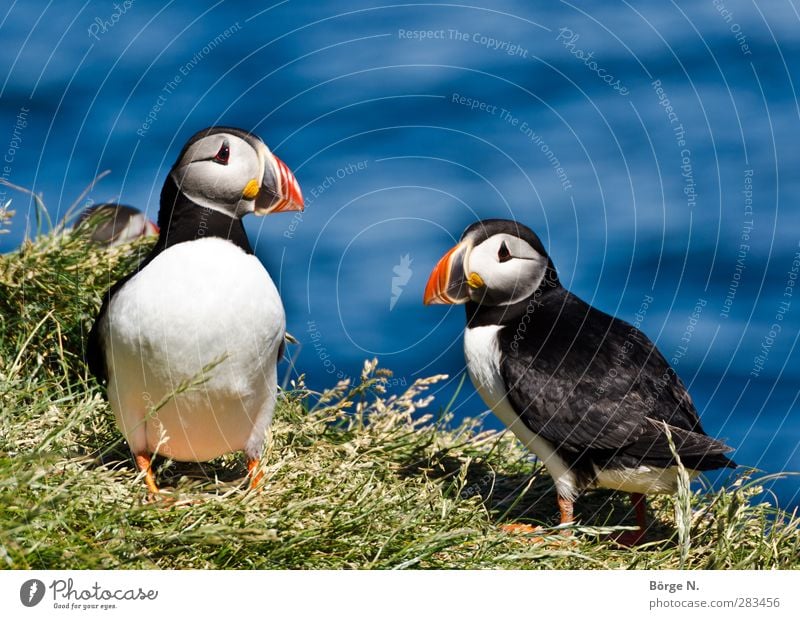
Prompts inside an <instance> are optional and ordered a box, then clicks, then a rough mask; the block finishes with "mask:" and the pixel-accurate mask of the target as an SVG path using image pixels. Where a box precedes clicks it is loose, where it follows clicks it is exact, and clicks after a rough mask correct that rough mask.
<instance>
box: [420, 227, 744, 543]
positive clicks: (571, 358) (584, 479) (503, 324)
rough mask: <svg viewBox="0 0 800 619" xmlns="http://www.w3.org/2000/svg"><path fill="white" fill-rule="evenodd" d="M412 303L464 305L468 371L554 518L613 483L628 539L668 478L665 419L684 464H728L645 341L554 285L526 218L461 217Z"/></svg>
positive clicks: (668, 487) (674, 471) (565, 519)
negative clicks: (466, 222) (631, 512)
mask: <svg viewBox="0 0 800 619" xmlns="http://www.w3.org/2000/svg"><path fill="white" fill-rule="evenodd" d="M424 302H425V304H426V305H429V304H433V303H447V304H460V303H464V304H466V312H467V327H466V331H465V334H464V353H465V357H466V361H467V370H468V373H469V376H470V379H471V380H472V383H473V384H474V385H475V388H476V389H477V391H478V392H479V393H480V395H481V397H482V398H483V400H484V402H485V403H486V405H487V406H489V408H491V409H492V410H493V411H494V413H495V414H496V415H497V416H498V417H499V418H500V420H501V421H502V422H503V423H504V424H505V425H506V426H507V427H508V428H510V429H511V430H512V431H513V432H514V434H515V435H516V437H517V438H518V439H519V440H520V441H521V442H522V443H523V444H524V445H525V446H526V447H527V448H528V449H530V450H531V451H532V452H533V453H534V454H535V455H536V456H537V457H538V458H539V459H540V461H541V462H542V463H543V464H544V466H545V467H546V469H547V471H548V473H549V474H550V475H551V476H552V478H553V480H554V482H555V486H556V493H557V496H558V505H559V509H560V512H561V523H562V524H568V523H570V522H572V521H573V502H574V500H575V499H576V498H577V497H578V495H579V494H580V493H581V492H583V491H584V490H587V489H591V488H597V487H601V488H610V489H614V490H622V491H625V492H628V493H630V494H631V498H632V500H633V504H634V506H635V511H636V520H637V524H638V526H639V530H638V531H628V532H626V533H624V534H622V535H618V536H616V538H617V539H618V541H620V542H621V543H623V544H628V545H630V544H636V543H639V542H640V541H641V540H642V539H643V537H644V532H645V528H646V522H645V499H644V495H646V494H651V493H669V492H674V491H675V490H676V488H677V483H678V468H677V463H676V461H675V459H674V457H673V454H672V452H671V450H670V446H669V440H668V436H667V432H666V430H665V427H664V424H665V423H666V424H667V427H668V429H669V433H670V434H671V436H672V441H673V443H674V445H675V449H676V452H677V454H678V456H679V458H680V460H681V462H682V464H683V465H684V466H685V468H686V469H687V471H688V472H689V474H690V475H693V474H697V473H699V472H700V471H705V470H710V469H717V468H721V467H735V466H736V465H735V464H734V463H733V462H732V461H731V460H729V459H728V458H727V457H726V456H725V455H724V454H725V453H727V452H729V451H731V448H730V447H728V446H726V445H725V444H723V443H722V442H720V441H717V440H715V439H713V438H710V437H709V436H707V435H706V433H705V432H704V431H703V429H702V427H701V425H700V420H699V418H698V416H697V411H696V410H695V407H694V404H693V403H692V399H691V397H690V396H689V393H688V392H687V391H686V387H685V386H684V384H683V382H682V381H681V379H680V378H679V377H678V376H677V374H676V373H675V372H674V370H673V369H672V368H671V367H670V365H669V363H668V362H667V361H666V359H665V358H664V357H663V355H662V354H661V353H660V352H659V351H658V349H657V348H656V347H655V345H654V344H653V343H652V342H651V341H650V340H649V339H648V338H647V337H646V336H645V335H644V334H643V333H642V332H641V331H639V330H638V329H636V328H635V327H633V326H632V325H630V324H628V323H626V322H624V321H622V320H619V319H617V318H614V317H612V316H609V315H608V314H605V313H603V312H601V311H600V310H598V309H596V308H594V307H592V306H590V305H589V304H587V303H585V302H584V301H582V300H581V299H579V298H578V297H577V296H575V295H574V294H572V293H570V292H569V291H568V290H566V289H565V288H564V287H563V286H562V285H561V283H560V282H559V279H558V275H557V274H556V270H555V267H554V266H553V262H552V260H551V259H550V257H549V256H548V254H547V252H546V251H545V249H544V246H543V245H542V242H541V241H540V240H539V237H538V236H537V235H536V234H535V233H534V232H533V231H532V230H531V229H529V228H527V227H526V226H524V225H522V224H520V223H517V222H515V221H509V220H503V219H488V220H485V221H480V222H477V223H475V224H473V225H471V226H470V227H468V228H467V229H466V231H465V232H464V234H463V235H462V237H461V240H460V242H459V243H458V245H456V246H455V247H454V248H453V249H451V250H450V251H449V252H447V254H445V256H444V257H443V258H442V259H441V260H440V261H439V263H438V264H437V265H436V267H435V268H434V269H433V273H432V274H431V277H430V279H429V280H428V283H427V286H426V288H425V296H424ZM509 528H510V530H532V528H531V527H526V526H525V525H516V527H514V526H512V527H509Z"/></svg>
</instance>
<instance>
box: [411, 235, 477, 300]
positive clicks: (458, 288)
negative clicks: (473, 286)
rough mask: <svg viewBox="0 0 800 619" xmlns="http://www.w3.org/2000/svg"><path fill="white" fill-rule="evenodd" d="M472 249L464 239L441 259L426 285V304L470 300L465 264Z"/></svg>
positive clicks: (424, 297)
mask: <svg viewBox="0 0 800 619" xmlns="http://www.w3.org/2000/svg"><path fill="white" fill-rule="evenodd" d="M470 249H471V247H470V245H469V244H468V243H466V242H465V241H462V242H461V243H459V244H458V245H456V246H455V247H453V249H451V250H450V251H448V252H447V253H446V254H445V255H444V256H443V257H442V259H441V260H439V262H438V263H437V264H436V266H435V267H434V268H433V272H432V273H431V276H430V278H429V279H428V283H427V285H426V286H425V295H424V296H423V303H425V305H434V304H448V305H457V304H461V303H466V302H467V301H469V298H470V295H469V284H468V282H467V276H466V266H465V264H466V261H467V258H468V256H469V251H470Z"/></svg>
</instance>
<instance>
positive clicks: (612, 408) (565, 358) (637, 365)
mask: <svg viewBox="0 0 800 619" xmlns="http://www.w3.org/2000/svg"><path fill="white" fill-rule="evenodd" d="M533 307H534V309H533V313H532V315H531V316H530V319H529V322H527V324H526V325H525V328H524V329H520V328H519V324H521V323H519V324H515V323H512V324H507V325H505V327H504V328H503V329H501V331H500V335H499V337H500V346H501V350H502V351H503V354H502V356H501V372H502V375H503V380H504V381H505V383H506V387H507V390H508V398H509V401H510V402H511V404H512V406H513V407H514V410H515V411H516V412H517V414H519V415H520V418H521V419H522V421H523V422H524V423H525V424H526V425H527V426H528V427H529V428H530V429H531V430H532V431H533V432H535V433H536V434H538V435H540V436H542V437H543V438H545V439H547V440H548V441H550V442H551V443H553V444H554V445H556V447H557V448H559V449H562V450H566V451H569V452H573V453H576V454H583V453H587V452H592V453H593V454H594V456H595V457H596V459H601V460H602V459H605V458H606V457H611V455H612V454H615V455H619V454H621V453H624V454H626V455H627V456H628V459H629V460H630V459H633V460H635V461H638V462H646V463H652V464H659V465H664V466H666V465H668V464H670V463H671V462H672V454H671V451H670V449H669V443H668V441H667V437H666V435H665V433H664V429H663V424H662V423H661V422H666V423H667V424H669V426H670V429H671V432H672V434H673V441H674V443H675V445H676V447H677V450H678V454H679V455H680V456H681V458H682V459H685V463H686V465H687V466H690V467H692V468H701V469H703V468H716V467H719V466H726V465H727V463H728V462H729V461H728V460H727V458H725V457H724V456H721V454H722V453H724V452H727V451H729V450H730V449H729V448H728V447H726V446H725V445H723V444H722V443H719V442H718V441H715V440H713V439H711V438H709V437H707V436H706V435H705V433H704V432H703V429H702V427H701V426H700V421H699V419H698V416H697V411H696V410H695V408H694V404H693V403H692V400H691V397H690V396H689V394H688V392H687V391H686V388H685V387H684V385H683V383H682V382H681V380H680V378H678V376H677V374H676V373H675V372H674V371H673V370H672V368H671V367H670V366H669V364H668V363H667V361H666V359H664V357H663V355H661V353H660V352H659V351H658V350H657V349H656V347H655V345H654V344H653V343H652V342H651V341H650V340H649V339H648V338H647V337H646V336H645V335H644V334H643V333H642V332H641V331H639V330H638V329H636V328H635V327H633V326H632V325H629V324H628V323H626V322H624V321H622V320H619V319H616V318H613V317H612V316H609V315H608V314H605V313H603V312H601V311H600V310H597V309H595V308H593V307H591V306H590V305H588V304H587V303H585V302H583V301H582V300H581V299H579V298H578V297H576V296H575V295H573V294H571V293H569V292H567V291H566V290H564V289H563V288H562V289H560V290H557V291H553V292H551V293H548V294H547V295H546V298H544V299H542V300H541V301H539V303H538V305H535V306H533ZM515 327H516V328H515ZM515 338H516V339H515Z"/></svg>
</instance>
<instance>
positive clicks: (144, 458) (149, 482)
mask: <svg viewBox="0 0 800 619" xmlns="http://www.w3.org/2000/svg"><path fill="white" fill-rule="evenodd" d="M134 460H136V468H138V469H139V470H140V471H144V483H145V485H146V486H147V491H148V492H149V493H150V498H155V497H156V496H157V495H158V486H156V479H155V477H154V476H153V468H152V466H151V465H150V454H136V455H135V456H134Z"/></svg>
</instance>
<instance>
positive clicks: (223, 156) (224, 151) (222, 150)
mask: <svg viewBox="0 0 800 619" xmlns="http://www.w3.org/2000/svg"><path fill="white" fill-rule="evenodd" d="M230 156H231V149H230V147H229V146H228V143H227V142H223V143H222V146H220V147H219V151H218V152H217V154H216V155H214V161H216V162H217V163H221V164H222V165H228V158H229V157H230Z"/></svg>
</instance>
